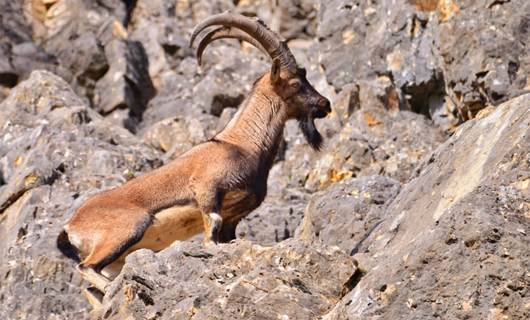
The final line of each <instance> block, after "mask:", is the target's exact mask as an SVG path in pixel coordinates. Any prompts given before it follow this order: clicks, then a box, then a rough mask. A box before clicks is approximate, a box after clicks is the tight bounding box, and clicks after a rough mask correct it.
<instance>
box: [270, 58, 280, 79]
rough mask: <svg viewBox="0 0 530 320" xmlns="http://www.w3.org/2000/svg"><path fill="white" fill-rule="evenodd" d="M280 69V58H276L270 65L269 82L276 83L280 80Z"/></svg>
mask: <svg viewBox="0 0 530 320" xmlns="http://www.w3.org/2000/svg"><path fill="white" fill-rule="evenodd" d="M280 69H281V63H280V59H278V58H276V59H274V60H273V61H272V66H271V83H272V84H277V83H278V82H279V81H280Z"/></svg>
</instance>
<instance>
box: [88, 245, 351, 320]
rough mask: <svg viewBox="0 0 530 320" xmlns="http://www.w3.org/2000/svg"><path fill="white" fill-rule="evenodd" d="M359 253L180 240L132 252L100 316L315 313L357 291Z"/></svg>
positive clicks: (309, 315)
mask: <svg viewBox="0 0 530 320" xmlns="http://www.w3.org/2000/svg"><path fill="white" fill-rule="evenodd" d="M355 274H356V267H355V265H354V262H353V259H352V258H351V257H349V256H348V255H346V254H345V253H344V252H342V251H340V250H339V249H338V248H336V247H326V246H322V245H314V244H308V243H304V242H300V241H294V240H289V241H284V242H282V243H279V244H277V245H275V246H274V247H261V246H259V245H253V244H251V243H250V242H248V241H243V240H237V241H235V242H233V243H230V244H222V245H219V246H214V247H211V248H208V249H204V248H203V247H202V245H201V244H200V243H193V242H175V243H174V244H173V245H172V246H171V247H169V248H167V249H165V250H163V251H161V252H159V253H157V254H155V253H153V252H152V251H150V250H140V251H137V252H135V253H133V254H131V255H130V256H128V257H127V260H126V264H125V266H124V268H123V270H122V272H121V274H120V275H119V276H118V277H117V278H116V279H115V280H114V281H113V282H112V283H111V284H110V285H109V287H108V290H107V293H106V295H105V297H104V300H103V303H104V305H103V308H102V309H101V310H99V311H98V313H97V314H98V315H99V316H104V317H105V318H107V319H126V318H132V319H152V318H157V319H183V318H186V319H310V318H318V317H319V316H321V315H323V314H324V313H326V312H327V311H328V310H329V309H330V308H331V307H332V306H333V305H334V303H336V301H338V300H339V299H340V298H341V297H342V296H343V294H344V293H345V292H347V291H348V290H349V286H350V285H351V279H352V277H354V275H355Z"/></svg>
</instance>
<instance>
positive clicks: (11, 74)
mask: <svg viewBox="0 0 530 320" xmlns="http://www.w3.org/2000/svg"><path fill="white" fill-rule="evenodd" d="M0 7H1V8H2V15H1V16H0V91H4V90H5V88H12V87H14V86H15V85H16V84H17V83H18V82H20V81H22V80H24V79H26V78H27V77H28V76H29V74H30V73H31V71H32V70H35V69H46V70H49V71H52V72H54V73H57V74H60V75H61V76H63V77H64V78H67V79H68V78H69V77H71V75H70V74H69V72H67V71H66V70H65V68H63V67H62V66H60V65H59V62H58V61H57V59H56V58H55V57H54V56H53V55H51V54H49V53H46V52H45V51H44V50H43V48H42V47H41V46H40V45H37V44H35V43H33V39H32V30H31V26H30V24H29V23H28V22H27V21H26V19H25V16H24V5H23V3H22V2H20V1H2V2H1V3H0ZM2 96H3V97H2ZM6 96H7V94H5V95H3V94H2V93H0V101H1V100H2V99H3V98H5V97H6Z"/></svg>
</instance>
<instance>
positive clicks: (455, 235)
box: [324, 94, 530, 319]
mask: <svg viewBox="0 0 530 320" xmlns="http://www.w3.org/2000/svg"><path fill="white" fill-rule="evenodd" d="M528 150H530V94H527V95H523V96H520V97H518V98H515V99H512V100H510V101H508V102H506V103H504V104H502V105H500V106H499V107H498V108H497V109H496V110H495V111H493V112H492V113H491V114H490V115H489V116H486V117H485V118H483V119H476V120H472V121H469V122H467V123H465V124H464V125H463V126H462V127H461V128H460V129H459V130H458V131H457V132H456V133H455V135H454V136H453V137H451V139H449V140H448V141H447V142H446V143H444V144H443V145H442V146H441V147H440V148H438V149H437V150H436V151H435V152H434V153H433V154H432V155H431V156H430V157H427V158H426V159H424V161H423V163H422V165H421V166H420V167H419V168H418V170H417V171H418V175H417V177H416V178H415V179H413V180H412V181H411V182H409V183H408V184H407V185H406V186H405V187H404V188H403V189H402V190H401V192H400V193H399V195H398V196H397V197H396V198H395V199H394V200H393V202H392V203H391V204H390V205H389V206H388V208H387V209H386V213H385V215H387V218H386V219H385V220H384V221H383V222H382V223H381V224H380V225H379V226H378V227H377V228H376V229H375V231H374V232H372V233H371V234H370V235H369V237H368V238H367V239H366V240H365V241H364V242H363V244H362V245H361V246H360V247H359V248H358V253H357V254H356V255H355V256H354V258H356V259H357V260H358V261H359V268H361V269H362V270H363V271H364V272H365V275H364V276H363V277H362V278H361V279H360V281H359V283H358V284H357V285H356V286H355V288H354V289H353V290H352V291H351V292H350V293H349V294H348V295H346V296H345V297H344V298H343V299H342V301H341V302H340V303H339V304H337V306H336V307H335V308H334V309H333V311H332V312H330V313H329V314H328V315H327V316H326V317H324V318H325V319H366V318H371V317H374V316H383V317H385V318H391V319H411V318H414V319H426V318H439V317H449V318H473V319H485V318H504V317H505V318H511V319H527V318H528V317H529V316H530V309H529V308H528V298H527V297H528V288H530V277H529V274H528V270H529V267H530V258H529V255H528V252H529V248H530V233H529V232H528V230H530V223H529V221H530V220H529V217H530V193H529V183H528V182H529V180H528V176H529V173H530V153H529V152H528Z"/></svg>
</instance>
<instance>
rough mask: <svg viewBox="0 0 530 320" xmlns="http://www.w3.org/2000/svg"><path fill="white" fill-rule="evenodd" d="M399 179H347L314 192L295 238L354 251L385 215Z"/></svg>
mask: <svg viewBox="0 0 530 320" xmlns="http://www.w3.org/2000/svg"><path fill="white" fill-rule="evenodd" d="M399 190H400V184H399V182H397V181H395V180H392V179H390V178H386V177H381V176H368V177H362V178H357V179H348V180H344V181H341V182H340V183H336V184H333V185H332V186H331V187H329V188H327V189H326V190H325V191H321V192H317V193H315V194H314V195H313V196H312V197H311V200H310V201H309V203H308V205H307V208H306V211H305V215H304V220H303V222H302V224H301V225H300V227H299V228H298V230H297V237H298V238H300V239H304V240H309V241H318V242H321V243H325V244H327V245H334V246H338V247H339V248H341V249H342V250H343V251H344V252H348V253H350V254H354V253H356V252H357V250H358V248H359V247H360V246H361V245H362V243H363V241H364V240H365V239H366V238H367V237H368V236H369V235H370V233H371V232H372V231H373V230H374V228H376V227H377V226H378V225H379V224H380V223H381V222H383V221H384V220H385V219H386V218H387V217H386V216H385V210H384V209H385V205H388V203H389V202H390V201H391V200H392V199H394V197H395V196H396V195H397V194H398V192H399Z"/></svg>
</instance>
